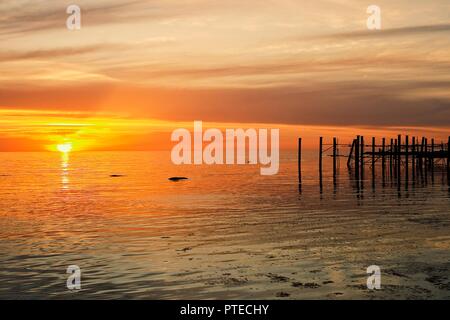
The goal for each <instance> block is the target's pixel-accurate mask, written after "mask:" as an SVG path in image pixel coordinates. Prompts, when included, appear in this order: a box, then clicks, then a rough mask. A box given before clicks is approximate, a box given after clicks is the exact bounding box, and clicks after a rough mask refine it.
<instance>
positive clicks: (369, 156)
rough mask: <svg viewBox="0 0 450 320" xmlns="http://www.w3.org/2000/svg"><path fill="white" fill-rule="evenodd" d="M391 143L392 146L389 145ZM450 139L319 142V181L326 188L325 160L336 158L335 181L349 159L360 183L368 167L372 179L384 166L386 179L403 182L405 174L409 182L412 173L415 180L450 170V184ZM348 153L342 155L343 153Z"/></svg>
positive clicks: (299, 166)
mask: <svg viewBox="0 0 450 320" xmlns="http://www.w3.org/2000/svg"><path fill="white" fill-rule="evenodd" d="M387 141H390V143H387ZM301 142H302V139H301V138H299V144H298V148H299V149H298V177H299V184H300V185H301V182H302V172H301V171H302V165H301V161H302V159H301V156H302V150H301V147H302V144H301ZM449 146H450V137H448V140H447V141H440V142H439V143H436V139H434V138H432V139H428V138H426V137H421V139H419V138H418V137H412V138H410V137H409V136H402V135H398V136H397V137H396V138H391V139H390V140H387V139H386V138H382V139H381V143H380V141H378V143H377V139H376V138H375V137H372V138H371V143H370V144H366V142H365V139H364V136H356V138H355V139H353V141H352V142H351V143H344V144H339V139H338V138H337V137H333V140H332V143H331V144H326V143H324V138H323V137H320V139H319V178H320V184H321V186H322V176H323V174H322V172H323V157H324V156H330V157H332V158H333V178H334V179H335V178H336V176H337V173H338V170H339V163H340V161H339V159H340V158H342V157H343V158H346V160H347V167H348V169H349V171H350V172H351V173H354V176H355V179H356V180H364V175H365V167H366V166H369V167H370V168H371V169H372V170H371V171H372V176H373V177H375V174H376V166H377V165H378V164H379V165H380V166H381V172H382V175H383V178H384V177H385V176H386V175H387V174H389V176H390V177H391V178H393V177H394V178H397V179H400V177H401V176H402V173H403V174H404V177H405V179H408V178H409V176H410V172H411V174H412V177H413V178H414V177H415V176H416V175H417V174H425V175H427V173H428V172H432V173H433V172H434V170H435V168H439V169H440V170H442V169H444V170H446V171H447V177H448V180H449V183H450V148H449ZM343 149H344V150H348V151H347V153H345V154H341V150H343Z"/></svg>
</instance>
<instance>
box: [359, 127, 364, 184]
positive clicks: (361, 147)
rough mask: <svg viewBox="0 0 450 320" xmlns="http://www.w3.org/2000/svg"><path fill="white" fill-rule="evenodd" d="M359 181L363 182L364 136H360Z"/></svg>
mask: <svg viewBox="0 0 450 320" xmlns="http://www.w3.org/2000/svg"><path fill="white" fill-rule="evenodd" d="M359 147H360V149H361V179H362V180H364V136H361V144H360V146H359Z"/></svg>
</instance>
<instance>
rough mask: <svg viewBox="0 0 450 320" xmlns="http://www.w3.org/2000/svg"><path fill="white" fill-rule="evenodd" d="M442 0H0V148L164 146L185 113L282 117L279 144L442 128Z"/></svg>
mask: <svg viewBox="0 0 450 320" xmlns="http://www.w3.org/2000/svg"><path fill="white" fill-rule="evenodd" d="M70 4H76V5H79V7H80V8H81V29H80V30H74V31H70V30H68V29H67V28H66V19H67V17H68V16H69V15H68V14H67V13H66V8H67V7H68V6H69V5H70ZM372 4H375V5H378V6H379V7H380V8H381V21H382V28H381V30H368V29H367V26H366V20H367V18H368V16H369V14H368V13H367V12H366V10H367V7H368V6H369V5H372ZM449 13H450V2H449V1H448V0H430V1H420V0H408V1H403V0H397V1H391V0H390V1H387V0H382V1H381V0H374V2H372V1H370V2H368V1H361V0H345V1H344V0H316V1H307V0H267V1H261V0H246V1H242V0H241V1H237V0H227V1H223V0H222V1H216V0H183V1H181V0H129V1H123V0H121V1H119V0H96V1H92V0H90V1H88V0H71V1H63V0H53V1H46V0H34V1H25V0H2V1H1V3H0V151H39V150H52V149H54V147H55V145H56V144H58V143H62V142H65V141H70V142H73V143H74V147H75V148H77V149H79V150H160V149H167V148H170V147H171V145H172V144H171V142H170V133H171V132H172V130H175V129H177V128H180V127H185V128H190V127H192V125H193V121H194V120H202V121H203V122H204V123H207V125H205V126H209V127H216V128H241V127H242V128H247V127H255V128H263V127H269V128H280V129H281V137H282V143H281V146H282V147H285V148H291V147H294V146H295V144H296V137H297V136H303V137H308V138H311V141H313V140H314V139H315V137H317V136H319V135H330V136H332V135H338V136H340V137H343V138H349V139H350V137H351V136H352V135H355V134H367V135H375V136H377V137H381V136H384V135H390V134H392V135H396V134H397V133H409V134H414V135H422V134H427V135H432V136H435V137H437V138H442V139H446V137H447V136H448V135H449V127H450V37H449V36H450V15H449ZM311 143H312V142H311Z"/></svg>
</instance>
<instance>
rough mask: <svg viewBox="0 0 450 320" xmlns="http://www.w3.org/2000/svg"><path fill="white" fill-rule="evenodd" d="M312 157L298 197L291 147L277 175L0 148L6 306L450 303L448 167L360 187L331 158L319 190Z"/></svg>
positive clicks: (1, 291)
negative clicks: (47, 302) (70, 284)
mask: <svg viewBox="0 0 450 320" xmlns="http://www.w3.org/2000/svg"><path fill="white" fill-rule="evenodd" d="M314 155H315V153H311V154H310V153H305V160H304V163H303V181H302V182H303V183H302V187H301V192H299V186H298V180H297V172H296V171H297V163H296V155H295V153H290V152H282V154H281V156H282V159H281V166H280V173H279V174H278V175H276V176H261V175H260V174H259V166H253V165H245V166H199V167H195V166H181V167H176V166H173V165H172V164H171V163H170V158H169V154H168V153H165V152H80V153H71V154H70V156H66V157H64V156H61V155H60V154H58V153H0V163H1V164H2V165H1V168H0V238H1V242H0V253H1V254H0V279H1V281H0V298H7V299H22V298H39V299H44V298H50V299H81V298H84V299H96V298H99V299H110V298H133V299H178V298H183V299H197V298H200V299H219V298H222V299H229V298H235V299H272V298H281V297H282V298H284V299H309V298H319V299H330V298H331V299H357V298H363V299H367V298H368V299H397V298H412V299H414V298H437V299H444V298H446V299H448V298H450V279H449V275H450V250H449V247H450V210H449V209H450V189H449V186H448V183H447V177H446V174H445V172H443V171H442V170H439V168H437V169H436V170H435V172H434V175H431V174H428V175H427V177H426V178H425V177H422V178H420V179H415V180H413V179H412V177H410V178H409V181H408V182H406V181H405V179H404V177H403V180H402V181H401V183H400V185H398V183H397V180H396V179H392V180H391V179H390V178H389V175H388V179H386V180H383V179H382V177H381V174H380V172H379V171H378V170H377V172H376V177H375V180H374V183H373V182H372V175H371V169H370V168H369V167H367V168H366V173H365V175H364V179H365V180H364V181H363V182H362V183H361V184H359V183H356V181H354V180H353V179H352V175H351V174H349V172H348V171H347V168H346V166H345V163H341V166H340V170H339V174H338V177H337V180H336V182H335V183H334V182H333V177H332V173H331V172H330V168H331V167H332V166H331V163H330V159H328V158H327V159H326V160H325V163H324V169H325V170H324V173H323V182H322V186H323V188H322V189H321V188H320V183H319V181H318V171H317V159H315V157H314ZM111 175H123V176H120V177H111ZM410 175H411V173H410ZM171 176H187V177H189V178H190V180H188V181H180V182H171V181H168V180H167V178H169V177H171ZM69 265H78V266H79V267H80V268H81V271H82V289H81V290H80V291H77V292H73V291H69V290H68V289H67V288H66V280H67V277H68V274H66V269H67V267H68V266H69ZM370 265H378V266H380V268H381V272H382V278H381V284H382V290H379V291H370V290H368V289H367V287H366V280H367V277H368V275H367V274H366V268H367V267H368V266H370Z"/></svg>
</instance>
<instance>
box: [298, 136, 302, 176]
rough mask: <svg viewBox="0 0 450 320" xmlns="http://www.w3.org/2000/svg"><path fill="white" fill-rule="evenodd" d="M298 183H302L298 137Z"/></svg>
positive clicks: (299, 139)
mask: <svg viewBox="0 0 450 320" xmlns="http://www.w3.org/2000/svg"><path fill="white" fill-rule="evenodd" d="M298 183H299V184H301V183H302V138H298Z"/></svg>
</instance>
